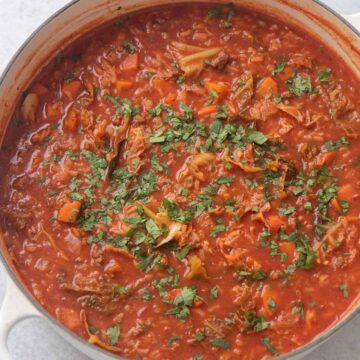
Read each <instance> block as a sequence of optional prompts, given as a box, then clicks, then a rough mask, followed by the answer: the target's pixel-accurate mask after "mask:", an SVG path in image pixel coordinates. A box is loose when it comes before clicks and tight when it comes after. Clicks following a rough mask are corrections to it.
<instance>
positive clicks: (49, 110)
mask: <svg viewBox="0 0 360 360" xmlns="http://www.w3.org/2000/svg"><path fill="white" fill-rule="evenodd" d="M45 113H46V117H47V118H52V119H53V118H57V117H60V116H61V109H59V104H58V103H51V104H50V103H46V105H45Z"/></svg>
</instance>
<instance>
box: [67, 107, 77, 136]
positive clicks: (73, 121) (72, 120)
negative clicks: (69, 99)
mask: <svg viewBox="0 0 360 360" xmlns="http://www.w3.org/2000/svg"><path fill="white" fill-rule="evenodd" d="M77 127H78V114H77V112H76V111H74V110H73V109H70V111H69V112H68V114H67V115H66V118H65V119H64V128H65V129H67V130H70V131H72V132H75V131H76V130H77Z"/></svg>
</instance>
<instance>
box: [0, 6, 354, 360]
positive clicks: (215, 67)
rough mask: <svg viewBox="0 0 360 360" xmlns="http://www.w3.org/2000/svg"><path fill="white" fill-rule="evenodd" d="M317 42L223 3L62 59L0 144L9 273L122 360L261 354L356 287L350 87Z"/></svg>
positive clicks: (333, 316)
mask: <svg viewBox="0 0 360 360" xmlns="http://www.w3.org/2000/svg"><path fill="white" fill-rule="evenodd" d="M359 90H360V89H359V87H358V84H357V83H356V82H355V80H354V77H353V76H352V74H351V73H350V72H349V70H348V69H347V68H346V67H345V66H344V64H343V63H342V62H341V61H339V59H338V58H337V57H336V56H334V55H333V54H332V53H331V52H329V50H328V49H326V48H325V47H324V46H323V45H322V44H320V43H318V42H316V41H314V40H313V39H312V38H310V37H309V36H308V35H305V34H304V33H303V32H301V31H299V30H297V29H293V28H289V27H288V26H286V25H285V24H283V23H280V22H278V21H277V20H275V19H272V18H268V17H264V16H262V15H260V14H257V13H250V12H246V11H244V10H241V9H238V8H235V7H232V6H225V7H218V6H215V7H212V6H210V5H204V6H199V5H181V6H170V7H163V8H156V9H150V10H147V11H144V12H140V13H135V14H132V15H129V16H127V17H126V18H120V19H118V20H117V21H116V22H114V23H111V24H108V25H106V26H104V27H102V28H100V29H98V30H96V31H94V32H92V33H91V34H89V35H87V36H86V37H85V38H83V39H82V40H80V41H78V42H77V43H76V44H74V45H73V46H71V47H70V48H69V49H67V50H66V51H65V52H62V53H59V54H58V55H57V56H56V59H54V61H53V62H52V64H51V65H50V66H48V67H47V68H46V69H44V70H43V71H42V73H41V74H40V76H39V77H38V78H37V79H36V80H34V82H33V83H32V85H31V86H30V87H29V89H28V90H27V91H26V92H25V93H24V96H23V98H22V99H21V101H20V103H19V106H18V108H17V110H16V112H15V113H14V116H13V120H12V122H11V126H10V129H9V132H8V136H7V139H6V143H5V145H4V146H3V149H2V153H1V174H2V177H1V178H2V179H1V193H0V206H1V207H0V209H1V213H2V216H1V223H2V228H3V231H4V235H5V240H6V246H7V248H8V251H9V254H10V257H11V259H12V261H13V264H14V266H15V267H16V269H17V270H18V272H19V273H20V275H21V278H22V281H23V282H24V284H25V285H26V286H27V288H28V289H29V290H30V291H31V292H32V294H33V295H34V296H35V298H36V299H37V301H38V302H39V303H40V304H41V305H42V306H43V307H44V308H45V309H46V310H47V311H48V312H49V313H50V314H51V315H52V316H53V317H54V318H56V319H57V320H58V321H60V322H61V323H63V324H64V325H65V326H66V327H68V328H69V329H71V330H72V331H73V332H75V333H76V334H78V335H79V336H81V337H83V338H84V339H86V340H88V341H89V342H90V343H93V344H96V345H98V346H100V347H102V348H104V349H107V350H109V351H112V352H114V353H116V354H119V355H122V356H124V357H126V358H128V359H172V358H174V357H176V358H177V359H193V360H195V359H196V360H200V359H223V360H225V359H238V358H241V359H244V360H255V359H265V358H271V357H273V356H276V355H277V354H284V353H287V352H289V351H292V350H294V349H296V348H298V347H300V346H302V345H304V344H306V343H307V342H309V341H310V340H312V339H313V338H315V337H316V336H318V335H319V334H320V333H321V332H323V331H324V330H326V329H327V328H329V327H330V326H332V325H333V324H335V323H336V322H337V321H338V320H339V319H340V318H341V316H342V314H343V313H344V312H346V311H347V309H349V307H350V306H351V304H352V303H354V301H356V300H357V298H358V295H359V292H360V283H359V281H358V278H359V276H360V266H359V257H358V256H359V255H358V253H359V210H360V209H359V202H358V200H359V196H358V194H359V180H358V179H359V178H360V167H359V166H360V161H359V149H360V142H359V138H358V136H359V131H360V116H359V109H360V103H359V97H358V92H359Z"/></svg>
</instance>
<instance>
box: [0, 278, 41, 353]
mask: <svg viewBox="0 0 360 360" xmlns="http://www.w3.org/2000/svg"><path fill="white" fill-rule="evenodd" d="M30 317H42V315H41V314H40V312H39V311H38V310H37V309H36V308H35V307H34V306H33V305H32V304H31V303H30V301H29V300H28V299H26V298H25V297H24V295H23V294H22V293H21V291H20V290H19V289H18V288H17V286H16V285H15V284H14V282H13V281H12V280H11V279H10V277H9V276H7V277H6V293H5V297H4V301H3V303H2V306H1V309H0V354H1V360H12V357H11V355H10V352H9V350H8V346H7V340H8V335H9V332H10V330H11V329H12V328H13V326H14V325H16V324H17V323H18V322H19V321H21V320H24V319H27V318H30Z"/></svg>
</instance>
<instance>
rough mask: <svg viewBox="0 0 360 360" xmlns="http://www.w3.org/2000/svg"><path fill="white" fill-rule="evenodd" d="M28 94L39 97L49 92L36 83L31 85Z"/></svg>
mask: <svg viewBox="0 0 360 360" xmlns="http://www.w3.org/2000/svg"><path fill="white" fill-rule="evenodd" d="M30 92H31V93H35V94H37V95H39V96H41V95H46V94H47V93H48V92H49V90H48V88H47V87H45V86H44V85H43V84H40V83H36V84H34V85H33V87H32V88H31V90H30Z"/></svg>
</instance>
